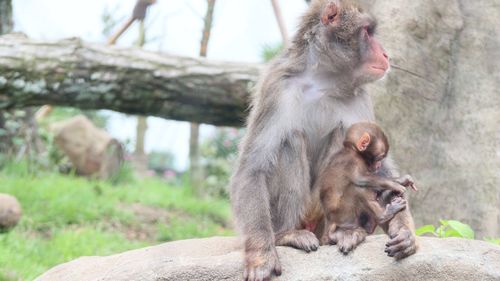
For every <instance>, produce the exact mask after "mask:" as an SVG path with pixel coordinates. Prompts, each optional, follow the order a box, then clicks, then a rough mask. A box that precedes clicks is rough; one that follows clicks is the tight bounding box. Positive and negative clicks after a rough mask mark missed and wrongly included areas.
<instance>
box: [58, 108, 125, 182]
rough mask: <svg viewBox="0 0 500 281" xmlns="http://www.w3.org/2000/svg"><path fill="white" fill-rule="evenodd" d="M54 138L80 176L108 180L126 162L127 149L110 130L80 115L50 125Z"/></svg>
mask: <svg viewBox="0 0 500 281" xmlns="http://www.w3.org/2000/svg"><path fill="white" fill-rule="evenodd" d="M50 130H51V131H52V132H53V133H54V136H55V137H54V141H55V144H56V145H57V147H58V148H59V149H61V150H62V151H63V152H64V153H65V154H66V155H67V156H68V158H69V159H70V161H71V164H73V166H74V167H75V169H76V172H77V173H78V174H79V175H83V176H95V177H98V178H102V179H106V178H109V177H110V176H113V175H115V174H116V173H117V172H118V170H119V169H120V167H121V164H122V162H123V148H122V146H121V144H120V143H119V142H118V141H117V140H116V139H114V138H113V137H112V136H111V135H110V134H109V133H108V132H106V131H104V130H102V129H100V128H98V127H96V126H94V124H93V123H92V122H91V121H90V120H89V119H88V118H87V117H85V116H83V115H78V116H75V117H73V118H70V119H68V120H64V121H60V122H56V123H54V124H52V125H51V126H50Z"/></svg>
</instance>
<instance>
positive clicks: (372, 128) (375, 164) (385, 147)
mask: <svg viewBox="0 0 500 281" xmlns="http://www.w3.org/2000/svg"><path fill="white" fill-rule="evenodd" d="M344 147H346V148H348V149H353V150H354V151H356V152H357V153H359V155H361V157H362V158H363V159H364V160H365V162H366V165H367V166H368V169H369V170H370V171H371V172H376V171H378V170H379V169H380V167H381V166H382V160H383V159H384V158H385V157H386V156H387V152H388V151H389V143H388V141H387V137H386V136H385V134H384V132H383V131H382V129H381V128H380V127H379V126H377V125H376V124H375V123H370V122H361V123H355V124H353V125H352V126H351V127H349V129H347V133H346V137H345V139H344Z"/></svg>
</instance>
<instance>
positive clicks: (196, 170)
mask: <svg viewBox="0 0 500 281" xmlns="http://www.w3.org/2000/svg"><path fill="white" fill-rule="evenodd" d="M214 7H215V0H207V13H206V14H205V20H204V25H203V34H202V37H201V43H200V57H206V56H207V50H208V41H209V40H210V32H211V30H212V21H213V15H214ZM199 135H200V125H199V124H198V123H191V134H190V138H189V163H190V164H189V165H190V168H189V172H190V180H191V185H192V186H193V187H195V189H198V190H197V193H199V194H200V193H201V191H200V190H199V188H200V186H201V181H202V171H201V166H200V149H199Z"/></svg>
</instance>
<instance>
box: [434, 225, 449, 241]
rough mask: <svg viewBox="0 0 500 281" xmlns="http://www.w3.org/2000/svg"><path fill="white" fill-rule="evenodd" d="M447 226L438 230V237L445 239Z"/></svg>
mask: <svg viewBox="0 0 500 281" xmlns="http://www.w3.org/2000/svg"><path fill="white" fill-rule="evenodd" d="M446 228H447V227H446V226H445V225H441V226H440V227H438V228H437V229H436V235H437V236H438V237H439V238H445V237H446V231H445V230H446Z"/></svg>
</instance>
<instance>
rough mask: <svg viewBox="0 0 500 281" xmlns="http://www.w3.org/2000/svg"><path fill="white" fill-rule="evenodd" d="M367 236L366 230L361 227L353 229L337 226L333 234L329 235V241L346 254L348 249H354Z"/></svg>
mask: <svg viewBox="0 0 500 281" xmlns="http://www.w3.org/2000/svg"><path fill="white" fill-rule="evenodd" d="M366 236H367V233H366V230H365V229H364V228H362V227H357V228H354V229H342V228H337V230H335V232H334V233H333V234H331V235H330V243H331V244H333V245H335V244H336V245H337V247H338V248H339V251H340V252H342V253H343V254H344V255H347V254H348V253H349V252H350V251H352V250H354V249H355V248H356V247H357V246H358V245H359V244H361V242H363V241H364V240H365V238H366Z"/></svg>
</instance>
